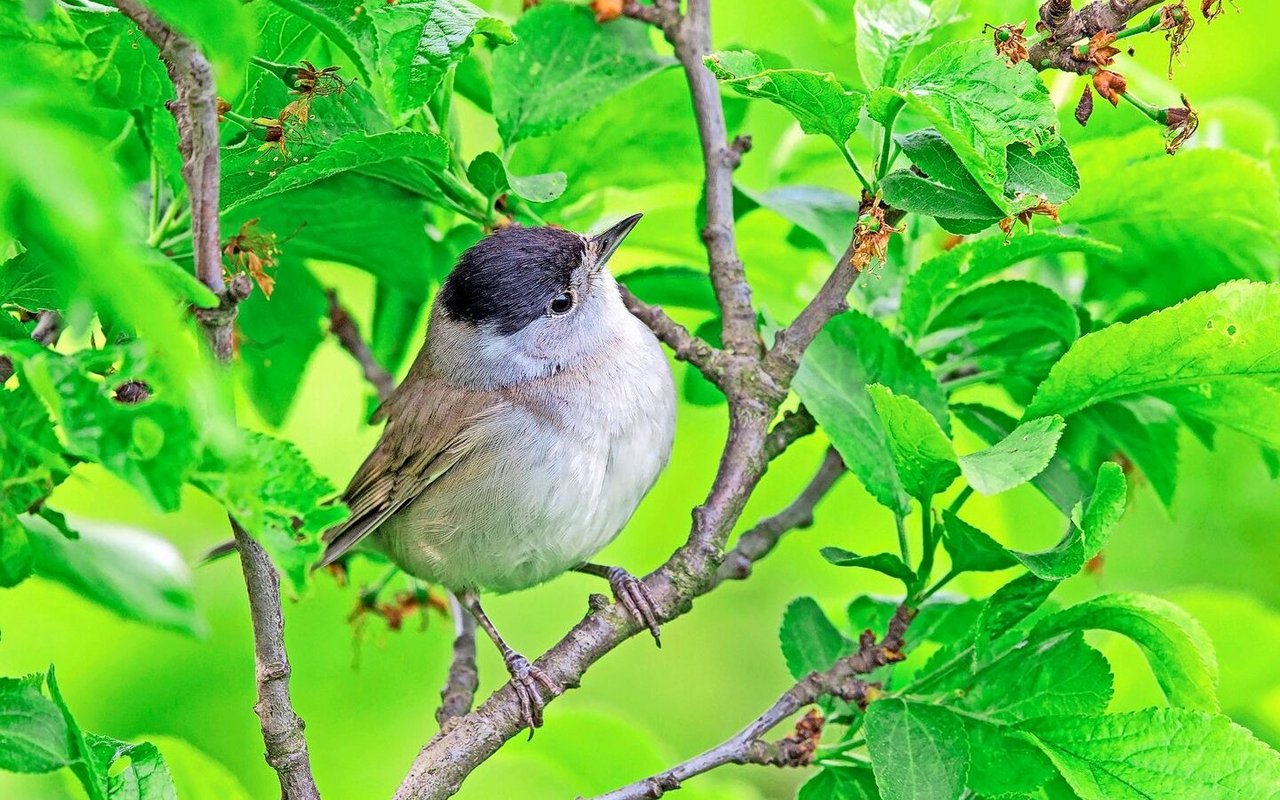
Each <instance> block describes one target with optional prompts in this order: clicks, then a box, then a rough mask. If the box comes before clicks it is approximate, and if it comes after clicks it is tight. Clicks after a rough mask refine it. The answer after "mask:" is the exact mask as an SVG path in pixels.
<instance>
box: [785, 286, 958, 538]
mask: <svg viewBox="0 0 1280 800" xmlns="http://www.w3.org/2000/svg"><path fill="white" fill-rule="evenodd" d="M871 383H879V384H882V385H884V386H886V387H888V388H889V389H892V390H893V391H895V392H898V393H900V394H903V395H907V396H910V397H913V398H915V399H916V400H917V401H918V402H920V404H921V405H923V406H924V407H925V408H926V409H927V410H928V411H929V413H930V414H932V415H933V418H934V419H935V420H936V421H937V422H938V424H939V425H941V426H942V430H943V431H944V432H946V431H947V429H948V427H949V420H948V415H947V404H946V399H945V397H944V395H943V393H942V389H941V388H940V387H939V386H938V384H937V381H936V380H935V379H934V378H933V376H932V375H930V374H929V371H928V369H927V368H926V367H925V366H924V364H923V363H922V362H921V361H920V358H919V356H917V355H916V354H915V353H913V352H911V350H910V348H908V347H907V346H906V344H905V343H903V342H902V341H901V340H899V339H897V338H895V337H894V336H893V335H891V334H890V333H889V332H888V331H887V330H885V328H884V326H882V325H881V324H880V323H878V322H876V321H875V320H873V319H871V318H870V317H867V316H864V315H862V314H860V313H857V312H852V311H851V312H846V313H844V314H841V315H840V316H838V317H836V318H834V319H833V320H831V322H829V323H827V326H826V328H824V329H823V331H822V333H820V334H819V335H818V338H817V339H816V340H815V341H814V343H813V345H812V346H811V347H810V348H809V349H808V351H806V353H805V356H804V360H803V362H802V363H801V365H800V371H799V373H798V374H797V375H796V379H795V381H794V387H795V390H796V392H797V393H798V394H799V395H800V399H801V400H802V401H804V404H805V407H806V408H808V409H809V411H810V412H811V413H812V414H813V415H814V418H815V419H817V420H818V423H819V424H820V425H821V426H822V429H823V430H824V431H825V432H826V433H827V435H828V436H829V437H830V438H831V443H832V444H833V445H834V446H835V448H836V450H838V451H839V453H840V455H841V457H843V458H844V462H845V464H847V465H848V467H849V470H850V471H851V472H853V474H855V475H857V476H858V479H859V480H860V481H862V484H863V485H864V486H866V487H867V491H868V492H870V493H871V495H872V496H873V497H875V498H876V500H878V501H879V502H880V503H881V504H883V505H885V506H887V507H888V508H890V509H893V510H895V511H897V512H899V513H902V514H905V513H906V512H907V510H908V508H909V505H908V502H907V494H906V492H905V490H904V489H903V486H902V481H901V479H900V478H899V477H898V471H897V469H896V468H895V467H894V461H893V452H892V450H891V449H890V444H889V438H888V434H887V433H886V432H885V428H884V424H883V423H882V422H881V421H880V417H879V415H878V414H877V413H876V408H875V405H874V404H873V403H872V401H871V395H870V394H868V392H867V388H866V387H867V385H868V384H871Z"/></svg>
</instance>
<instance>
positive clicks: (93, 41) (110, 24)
mask: <svg viewBox="0 0 1280 800" xmlns="http://www.w3.org/2000/svg"><path fill="white" fill-rule="evenodd" d="M58 13H65V14H66V15H67V17H68V19H69V20H70V21H71V23H72V24H73V25H75V27H76V28H77V29H78V30H79V31H80V35H81V36H82V37H83V38H84V45H85V47H87V48H88V50H89V51H90V52H91V53H92V54H93V56H94V59H93V66H92V72H90V73H89V74H88V76H87V79H88V80H90V81H91V82H92V83H93V91H94V99H95V101H96V102H97V103H98V104H99V105H102V106H105V107H107V108H120V109H135V108H138V109H140V108H155V107H157V106H163V105H164V103H165V102H166V101H168V100H170V99H171V98H173V96H174V90H173V82H172V81H170V80H169V76H168V74H167V73H166V72H165V68H164V63H163V62H162V61H161V60H160V54H159V52H158V51H157V50H156V46H155V45H154V44H153V43H152V42H151V40H150V39H148V38H147V37H145V36H142V35H141V34H139V32H138V29H137V26H135V25H134V24H133V22H132V21H131V20H129V19H128V18H126V17H125V16H124V14H121V13H119V12H116V11H113V10H106V9H102V8H94V9H83V8H76V7H75V6H67V7H58Z"/></svg>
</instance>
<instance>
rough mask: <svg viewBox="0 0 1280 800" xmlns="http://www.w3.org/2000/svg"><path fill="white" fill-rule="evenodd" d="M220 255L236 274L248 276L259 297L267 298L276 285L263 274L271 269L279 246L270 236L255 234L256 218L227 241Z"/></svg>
mask: <svg viewBox="0 0 1280 800" xmlns="http://www.w3.org/2000/svg"><path fill="white" fill-rule="evenodd" d="M222 253H223V255H225V256H226V257H227V259H228V260H229V261H230V262H231V264H232V266H233V267H234V268H235V269H236V270H237V271H238V272H241V273H244V272H247V273H249V275H250V276H251V277H252V278H253V280H254V282H255V283H257V284H258V288H260V289H262V293H263V294H264V295H266V296H267V297H271V293H272V292H273V291H274V290H275V288H276V281H275V278H273V277H271V276H270V275H268V274H267V270H268V269H274V268H275V266H276V261H277V259H278V258H279V255H280V245H279V243H278V242H277V241H276V235H275V234H274V233H264V232H262V231H259V230H258V218H257V217H255V218H253V219H251V220H248V221H246V222H245V223H244V224H243V225H241V226H240V230H239V232H238V233H236V235H235V236H232V237H231V238H230V239H228V240H227V244H226V246H225V247H223V248H222Z"/></svg>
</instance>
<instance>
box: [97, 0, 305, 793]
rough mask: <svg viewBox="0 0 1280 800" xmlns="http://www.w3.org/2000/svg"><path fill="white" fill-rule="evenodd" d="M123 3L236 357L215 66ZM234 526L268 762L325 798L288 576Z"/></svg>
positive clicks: (221, 348) (210, 331)
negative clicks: (296, 655)
mask: <svg viewBox="0 0 1280 800" xmlns="http://www.w3.org/2000/svg"><path fill="white" fill-rule="evenodd" d="M116 6H117V7H118V8H119V9H120V11H121V12H123V13H124V14H125V16H127V17H128V18H129V19H131V20H133V22H134V23H135V24H136V25H137V26H138V29H139V30H140V31H142V33H143V34H144V35H145V36H146V37H147V38H148V39H150V40H151V41H153V42H155V44H156V47H157V48H158V49H159V51H160V57H161V59H162V60H163V61H164V63H165V67H166V68H167V69H168V72H169V77H170V79H171V80H172V81H173V84H174V89H175V91H176V93H177V99H176V100H175V101H173V102H172V103H171V104H170V106H169V108H170V110H171V111H172V112H173V115H174V118H175V119H176V120H177V123H178V147H179V150H180V151H181V153H182V178H183V181H184V182H185V183H186V185H187V193H188V196H189V197H190V203H191V227H192V245H193V249H194V259H195V267H196V277H197V278H199V279H200V281H201V282H202V283H204V285H205V286H207V287H209V290H210V291H212V292H213V293H214V294H215V295H217V296H218V297H219V298H220V300H221V304H220V306H219V308H217V309H197V311H196V317H197V319H199V321H200V323H201V325H202V327H203V328H204V330H205V335H206V336H207V338H208V339H209V344H210V347H211V348H212V350H213V353H214V355H215V356H216V357H217V358H218V360H219V361H223V362H227V361H230V360H231V355H232V341H233V323H234V321H235V315H236V305H237V304H238V303H239V301H240V300H242V299H244V297H246V296H247V295H248V291H249V289H248V287H249V285H250V284H249V283H248V281H247V280H241V281H237V282H233V284H232V286H230V287H228V286H227V284H226V283H225V282H224V280H223V277H222V252H221V247H220V245H219V242H220V238H219V232H218V203H219V199H220V198H219V169H220V165H219V157H220V153H219V150H218V147H219V141H218V112H217V102H216V97H217V95H216V93H215V89H214V84H213V70H212V68H211V67H210V65H209V61H208V59H206V58H205V56H204V54H203V53H201V52H200V50H199V49H198V48H197V47H196V46H195V45H194V44H193V43H192V42H190V41H188V40H187V39H186V38H184V37H183V36H181V35H180V34H179V33H178V32H177V31H175V30H174V29H173V28H170V27H169V25H168V24H167V23H165V22H164V21H163V20H161V19H160V18H159V17H158V16H156V15H155V14H154V13H152V11H151V10H150V9H148V8H147V7H146V6H144V5H142V4H141V3H140V2H138V0H117V2H116ZM231 530H232V533H233V534H234V535H235V541H236V549H237V551H238V552H239V553H240V566H241V570H242V571H243V572H244V581H245V588H246V590H247V592H248V594H249V612H250V617H251V619H252V622H253V642H254V662H255V664H256V677H257V688H258V702H257V703H256V704H255V705H254V711H255V712H257V715H258V718H259V720H260V722H261V727H262V738H263V741H264V742H265V743H266V761H267V764H269V765H270V766H271V767H272V769H274V770H275V771H276V775H277V776H278V777H279V780H280V792H281V796H282V798H284V800H318V798H319V797H320V793H319V791H318V790H317V789H316V785H315V780H314V779H313V778H312V775H311V761H310V758H309V757H308V755H307V741H306V737H305V736H304V734H303V728H304V724H303V721H302V718H301V717H299V716H298V715H297V713H296V712H295V711H294V710H293V703H292V701H291V700H290V697H289V675H290V672H291V668H290V666H289V656H288V653H287V651H286V649H285V643H284V616H283V614H282V613H281V610H280V574H279V573H278V572H277V571H276V568H275V565H274V564H272V563H271V558H270V557H269V556H268V555H267V554H266V551H264V550H263V549H262V546H261V545H259V544H258V543H257V542H256V541H255V540H254V539H253V537H252V536H250V535H249V534H248V533H247V532H246V531H245V530H244V528H242V527H241V526H240V525H239V524H238V523H237V522H236V521H235V520H234V519H232V520H231Z"/></svg>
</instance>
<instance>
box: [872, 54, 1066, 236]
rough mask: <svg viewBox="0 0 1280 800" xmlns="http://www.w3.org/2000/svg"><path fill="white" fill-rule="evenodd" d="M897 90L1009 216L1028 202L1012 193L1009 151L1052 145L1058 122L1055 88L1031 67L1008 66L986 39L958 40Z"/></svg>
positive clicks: (929, 58)
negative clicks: (1008, 189)
mask: <svg viewBox="0 0 1280 800" xmlns="http://www.w3.org/2000/svg"><path fill="white" fill-rule="evenodd" d="M895 93H896V95H897V97H899V98H900V99H901V100H903V101H904V102H905V103H906V107H907V108H908V109H910V110H911V111H913V112H915V113H917V114H919V115H920V116H921V117H923V118H924V119H925V120H926V121H928V122H930V123H932V124H933V125H934V126H935V127H936V128H937V129H938V132H939V133H940V134H941V135H942V137H943V138H945V139H946V140H947V142H948V143H950V144H951V146H952V147H953V148H954V149H955V151H956V154H957V155H958V156H959V157H960V160H961V162H963V164H964V165H965V168H966V169H967V170H968V171H969V174H970V175H972V176H973V177H974V179H975V180H976V181H977V182H978V185H979V186H980V187H982V190H983V192H984V193H985V194H986V195H987V197H988V198H990V199H991V200H992V201H993V202H994V203H995V204H996V205H997V206H998V207H999V208H1000V209H1001V210H1002V211H1004V212H1005V213H1006V215H1008V214H1010V213H1012V212H1014V211H1015V210H1017V209H1018V208H1020V207H1022V206H1025V205H1028V204H1029V203H1028V202H1027V201H1022V202H1021V203H1012V202H1010V201H1009V200H1008V199H1007V198H1006V197H1005V191H1004V187H1005V183H1006V181H1007V180H1008V178H1009V169H1008V165H1007V164H1006V161H1005V151H1006V150H1007V149H1008V147H1009V145H1012V144H1015V143H1018V142H1022V143H1025V144H1027V145H1030V146H1031V147H1032V148H1033V149H1034V150H1038V149H1039V148H1040V147H1042V146H1046V145H1049V144H1053V143H1054V142H1055V141H1056V137H1055V134H1054V133H1053V129H1054V127H1055V125H1056V124H1057V114H1056V112H1055V111H1054V108H1053V103H1052V102H1050V100H1049V90H1048V89H1046V88H1045V86H1044V84H1043V83H1041V81H1040V78H1039V75H1038V73H1037V72H1036V70H1035V69H1033V68H1032V67H1031V65H1030V64H1027V63H1025V62H1024V63H1022V64H1018V65H1017V66H1015V67H1008V66H1006V65H1005V63H1004V62H1003V61H1002V60H1001V59H998V58H993V57H992V54H991V46H990V43H989V42H986V41H982V40H975V41H968V42H954V43H952V44H947V45H943V46H942V47H939V48H937V49H936V50H934V51H933V52H932V53H930V54H929V55H928V56H927V57H925V59H924V60H923V61H921V62H920V64H919V65H918V66H917V67H916V68H915V70H913V71H912V72H911V74H910V75H908V76H907V78H906V79H905V80H904V81H903V83H902V86H901V88H900V89H897V90H895ZM1031 202H1034V201H1031Z"/></svg>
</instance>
